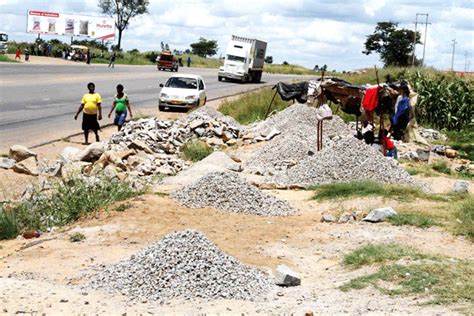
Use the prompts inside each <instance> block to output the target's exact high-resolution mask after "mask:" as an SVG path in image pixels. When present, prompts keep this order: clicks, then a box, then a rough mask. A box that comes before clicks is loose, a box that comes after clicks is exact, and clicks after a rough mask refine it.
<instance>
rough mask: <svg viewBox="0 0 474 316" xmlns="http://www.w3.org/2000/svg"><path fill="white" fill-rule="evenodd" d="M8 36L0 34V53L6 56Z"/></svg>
mask: <svg viewBox="0 0 474 316" xmlns="http://www.w3.org/2000/svg"><path fill="white" fill-rule="evenodd" d="M7 42H8V35H7V33H4V32H0V53H2V54H6V53H7V51H8V45H7Z"/></svg>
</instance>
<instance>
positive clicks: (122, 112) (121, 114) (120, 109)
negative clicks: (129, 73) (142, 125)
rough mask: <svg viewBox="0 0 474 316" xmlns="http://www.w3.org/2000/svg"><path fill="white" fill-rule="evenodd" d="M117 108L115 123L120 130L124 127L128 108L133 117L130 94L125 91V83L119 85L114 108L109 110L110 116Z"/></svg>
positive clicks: (113, 104)
mask: <svg viewBox="0 0 474 316" xmlns="http://www.w3.org/2000/svg"><path fill="white" fill-rule="evenodd" d="M114 109H115V119H114V125H117V127H118V130H119V131H120V130H121V129H122V126H123V124H124V123H125V119H126V118H127V109H128V111H129V112H130V118H133V114H132V109H131V108H130V101H129V99H128V95H126V94H125V93H124V92H123V85H121V84H119V85H117V94H116V95H115V98H114V102H113V103H112V108H111V109H110V112H109V115H108V116H109V118H110V116H111V115H112V112H113V111H114Z"/></svg>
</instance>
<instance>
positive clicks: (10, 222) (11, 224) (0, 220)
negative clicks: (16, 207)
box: [0, 210, 20, 240]
mask: <svg viewBox="0 0 474 316" xmlns="http://www.w3.org/2000/svg"><path fill="white" fill-rule="evenodd" d="M19 233H20V231H19V229H18V223H17V221H16V217H15V214H14V213H13V212H11V211H9V210H0V240H3V239H13V238H15V237H16V236H18V235H19Z"/></svg>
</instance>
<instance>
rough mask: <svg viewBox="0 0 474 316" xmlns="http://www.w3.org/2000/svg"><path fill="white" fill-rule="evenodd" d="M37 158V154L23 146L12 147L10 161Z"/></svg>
mask: <svg viewBox="0 0 474 316" xmlns="http://www.w3.org/2000/svg"><path fill="white" fill-rule="evenodd" d="M36 156H37V154H36V153H35V152H33V151H31V150H29V149H28V148H26V147H25V146H22V145H13V146H12V147H10V152H9V155H8V157H9V158H10V159H13V160H15V161H16V162H19V161H22V160H25V159H27V158H30V157H35V158H36Z"/></svg>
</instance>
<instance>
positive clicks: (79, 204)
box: [0, 179, 143, 238]
mask: <svg viewBox="0 0 474 316" xmlns="http://www.w3.org/2000/svg"><path fill="white" fill-rule="evenodd" d="M141 193H143V192H140V191H136V190H134V189H132V188H131V187H130V185H129V184H128V183H125V182H119V181H114V180H110V179H103V180H101V181H99V182H98V183H95V184H93V185H90V184H88V183H87V182H86V181H85V180H83V179H73V180H70V181H69V182H67V183H65V184H63V185H58V186H57V187H55V188H54V189H53V190H52V193H51V194H50V195H40V194H38V193H37V192H36V193H35V196H37V198H35V199H33V200H32V201H25V202H22V203H20V204H17V205H2V206H0V214H1V215H0V221H1V223H0V225H2V227H4V228H2V235H4V236H6V237H8V236H9V237H13V236H12V235H13V232H15V234H16V233H17V232H20V233H21V232H23V231H26V230H40V231H45V230H47V229H48V228H50V227H53V226H63V225H66V224H69V223H71V222H73V221H75V220H77V219H79V218H80V217H81V216H84V215H86V214H88V213H90V212H93V211H98V210H100V209H101V208H104V207H106V206H108V205H109V204H112V203H113V202H116V201H121V200H125V199H128V198H130V197H133V196H136V195H139V194H141ZM3 231H5V233H3ZM4 238H5V237H4Z"/></svg>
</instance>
